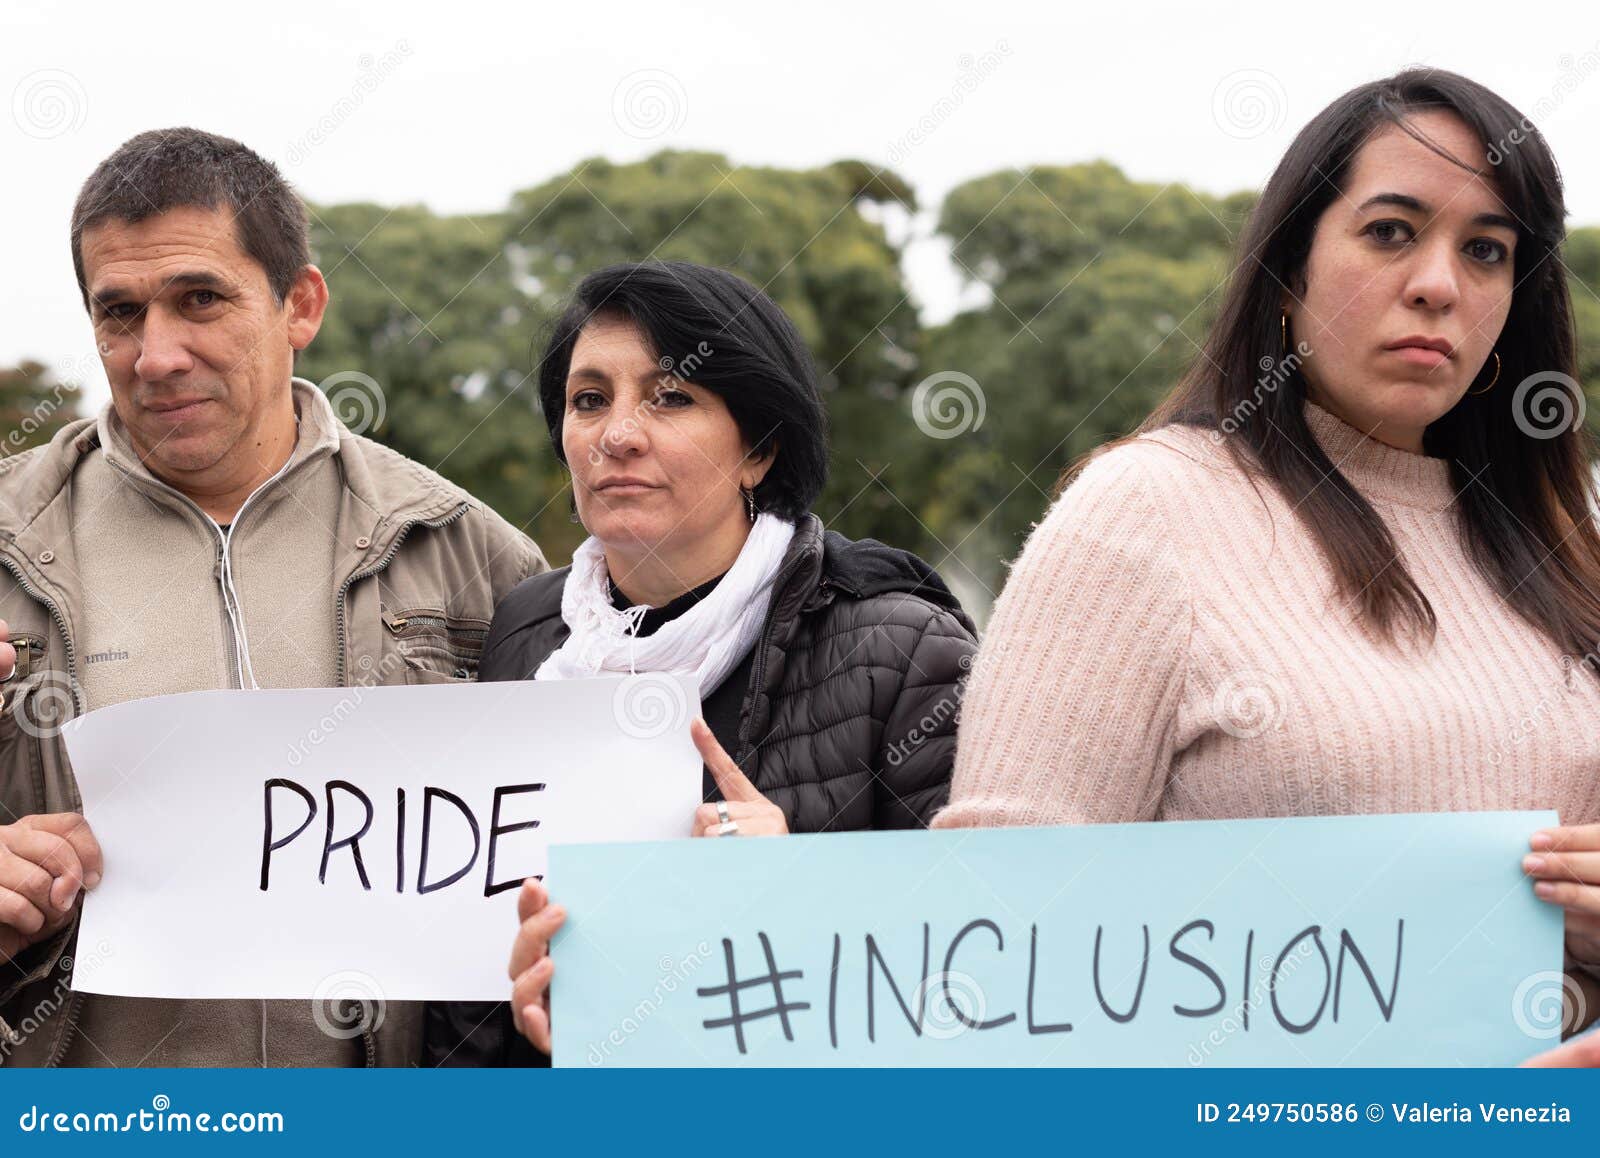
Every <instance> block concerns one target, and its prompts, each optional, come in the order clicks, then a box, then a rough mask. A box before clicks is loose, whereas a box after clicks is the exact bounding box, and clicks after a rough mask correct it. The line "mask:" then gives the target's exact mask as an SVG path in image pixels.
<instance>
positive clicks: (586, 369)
mask: <svg viewBox="0 0 1600 1158" xmlns="http://www.w3.org/2000/svg"><path fill="white" fill-rule="evenodd" d="M672 376H673V375H672V372H671V371H670V370H663V369H661V368H660V367H659V366H652V367H651V368H650V369H649V370H648V371H646V372H645V373H643V374H640V375H639V376H638V377H637V378H636V379H635V381H637V382H655V381H658V380H660V379H661V378H670V377H672ZM611 380H612V379H611V375H610V374H607V373H606V372H605V371H604V370H601V369H599V368H597V367H594V366H575V367H573V368H572V369H570V370H568V371H567V381H569V382H572V381H583V382H600V383H603V384H606V385H609V384H610V383H611ZM679 383H680V384H682V379H679Z"/></svg>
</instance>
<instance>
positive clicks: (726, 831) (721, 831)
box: [717, 820, 739, 836]
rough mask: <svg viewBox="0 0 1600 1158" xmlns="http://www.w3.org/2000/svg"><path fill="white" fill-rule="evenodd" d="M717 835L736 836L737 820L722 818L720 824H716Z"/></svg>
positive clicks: (737, 833)
mask: <svg viewBox="0 0 1600 1158" xmlns="http://www.w3.org/2000/svg"><path fill="white" fill-rule="evenodd" d="M717 835H718V836H738V835H739V822H738V821H737V820H724V821H723V822H722V823H721V824H719V825H717Z"/></svg>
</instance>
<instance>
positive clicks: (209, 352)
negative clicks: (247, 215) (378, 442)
mask: <svg viewBox="0 0 1600 1158" xmlns="http://www.w3.org/2000/svg"><path fill="white" fill-rule="evenodd" d="M82 253H83V269H84V279H85V283H86V285H87V286H88V291H89V312H90V317H91V320H92V321H93V323H94V330H95V338H96V340H97V341H98V344H99V348H100V355H101V360H102V361H103V362H104V363H105V368H106V376H107V377H108V378H109V379H110V383H111V399H112V405H113V406H115V408H116V411H117V415H118V417H120V418H121V419H122V421H123V423H124V424H125V425H126V426H127V428H128V432H129V434H130V435H131V437H132V439H133V445H134V449H135V451H137V452H138V455H139V457H140V459H141V460H142V461H143V462H144V463H145V465H146V466H147V467H148V468H149V469H150V470H151V471H152V472H153V473H155V474H156V475H158V476H160V477H162V478H165V479H167V480H168V481H176V480H180V479H183V478H185V477H193V476H195V475H197V474H201V473H203V472H208V471H211V470H212V469H213V468H215V467H218V465H219V464H221V463H223V460H224V459H226V458H227V457H228V456H229V455H230V454H238V455H240V456H245V457H249V456H250V452H251V451H252V449H253V448H254V447H255V446H256V444H257V443H258V442H259V441H260V438H259V435H260V432H261V430H262V428H263V420H264V418H266V416H268V415H269V414H271V413H273V412H274V411H278V412H281V411H282V410H283V409H284V408H285V407H286V406H287V405H288V398H289V394H288V391H289V378H290V376H291V374H292V371H293V365H294V355H293V351H294V350H296V349H303V348H304V347H305V346H306V345H308V344H309V343H310V341H311V338H312V337H313V336H314V335H315V334H316V330H317V326H318V324H320V321H321V310H320V309H316V310H315V315H316V316H315V317H314V318H307V317H306V316H305V312H306V311H305V309H304V308H303V306H304V300H303V299H304V298H305V296H306V288H305V286H304V284H303V283H304V282H305V281H306V280H307V279H308V278H310V279H312V280H313V281H314V289H315V290H316V291H320V290H321V275H320V274H318V273H317V271H316V269H315V267H311V266H307V267H306V270H305V271H302V274H301V278H300V280H299V281H297V283H296V286H295V287H293V288H291V290H290V293H289V295H288V298H287V299H286V300H285V301H284V302H281V303H280V302H279V301H278V300H277V298H276V297H275V296H274V295H273V293H272V289H271V287H270V286H269V285H268V283H267V275H266V271H265V270H263V269H262V268H261V266H260V265H259V264H258V263H257V262H256V261H255V260H254V259H253V258H251V257H250V256H249V255H248V254H246V253H245V252H244V250H243V249H241V248H240V245H239V240H238V235H237V230H236V227H235V225H234V221H233V212H232V211H231V210H230V209H228V208H222V209H215V210H213V209H203V208H195V207H185V208H180V209H173V210H171V211H169V212H166V213H162V214H159V215H157V216H155V217H149V218H146V219H145V220H143V221H140V222H138V223H137V224H134V223H130V222H127V221H122V220H111V221H105V222H102V223H100V224H99V225H96V226H93V227H92V228H90V229H86V230H85V231H84V233H83V238H82ZM312 296H315V294H313V295H312ZM297 305H298V307H299V308H297ZM223 469H224V470H225V469H226V466H224V467H223Z"/></svg>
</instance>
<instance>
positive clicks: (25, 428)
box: [0, 362, 79, 458]
mask: <svg viewBox="0 0 1600 1158" xmlns="http://www.w3.org/2000/svg"><path fill="white" fill-rule="evenodd" d="M78 416H79V415H78V387H77V386H75V385H73V384H71V383H67V382H62V381H60V380H59V379H58V378H57V377H56V376H55V375H54V374H53V373H52V372H51V370H50V369H49V367H47V366H44V365H42V364H41V363H39V362H23V363H21V364H20V365H17V366H12V367H5V366H0V458H6V457H9V456H10V455H13V454H19V453H21V452H22V451H24V450H28V449H30V448H32V447H35V446H43V445H44V444H45V443H47V442H49V441H50V439H51V437H52V436H53V435H54V434H55V432H56V431H58V430H60V429H61V428H62V427H63V426H65V425H66V424H67V423H69V422H71V421H72V420H73V419H74V418H77V417H78Z"/></svg>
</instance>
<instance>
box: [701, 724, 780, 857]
mask: <svg viewBox="0 0 1600 1158" xmlns="http://www.w3.org/2000/svg"><path fill="white" fill-rule="evenodd" d="M689 736H690V737H691V738H692V739H693V740H694V746H695V747H696V748H698V749H700V758H701V759H703V760H704V761H705V762H706V767H707V768H708V769H710V771H711V777H712V779H714V780H715V781H716V782H717V791H719V792H721V793H722V799H723V800H724V801H725V803H724V805H723V808H725V809H726V810H727V820H728V821H729V822H731V823H733V824H735V825H737V826H738V827H737V828H736V829H734V830H733V831H732V832H729V833H727V835H729V836H733V835H738V836H785V835H787V834H788V832H789V820H788V818H787V817H786V816H784V814H783V809H781V808H779V807H778V806H777V805H776V804H774V803H772V801H770V800H768V799H767V798H766V797H765V796H763V795H761V793H760V791H759V790H758V789H757V788H756V786H755V785H754V784H752V783H750V778H749V777H748V776H746V775H745V774H744V772H742V771H741V770H740V768H739V765H737V764H735V763H734V762H733V757H732V756H729V755H728V753H727V750H726V749H725V748H723V746H722V745H721V744H719V743H717V738H716V736H714V735H712V733H711V729H710V728H708V727H707V726H706V722H705V721H704V720H695V721H694V722H693V723H692V724H690V725H689ZM723 823H724V821H723V814H722V812H721V811H719V810H718V808H717V806H716V805H715V804H702V805H701V806H700V807H699V808H697V809H695V811H694V834H695V835H696V836H722V835H723V831H722V825H723Z"/></svg>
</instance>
